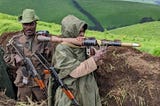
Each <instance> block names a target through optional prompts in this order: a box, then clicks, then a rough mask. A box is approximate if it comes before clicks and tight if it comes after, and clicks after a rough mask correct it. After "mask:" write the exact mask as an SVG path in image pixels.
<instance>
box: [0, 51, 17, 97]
mask: <svg viewBox="0 0 160 106" xmlns="http://www.w3.org/2000/svg"><path fill="white" fill-rule="evenodd" d="M3 54H4V51H3V50H2V48H0V89H1V90H6V95H7V96H8V97H11V98H15V92H14V90H13V86H12V83H11V80H10V79H9V76H8V73H7V65H6V63H5V62H4V60H3Z"/></svg>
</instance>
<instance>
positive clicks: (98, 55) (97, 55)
mask: <svg viewBox="0 0 160 106" xmlns="http://www.w3.org/2000/svg"><path fill="white" fill-rule="evenodd" d="M106 52H107V47H106V46H105V47H102V48H100V49H99V50H97V51H96V53H95V55H94V56H93V58H94V60H95V62H96V64H97V65H98V62H100V60H103V58H104V57H105V55H106Z"/></svg>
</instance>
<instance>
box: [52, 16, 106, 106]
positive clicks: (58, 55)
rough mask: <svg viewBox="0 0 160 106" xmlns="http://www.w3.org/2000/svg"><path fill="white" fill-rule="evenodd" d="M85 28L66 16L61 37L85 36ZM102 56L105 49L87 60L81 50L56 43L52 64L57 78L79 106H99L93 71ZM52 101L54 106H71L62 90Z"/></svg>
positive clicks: (82, 49) (84, 25)
mask: <svg viewBox="0 0 160 106" xmlns="http://www.w3.org/2000/svg"><path fill="white" fill-rule="evenodd" d="M86 29H87V24H86V23H85V22H84V21H82V20H80V19H78V18H77V17H75V16H73V15H68V16H66V17H64V18H63V20H62V36H63V37H65V38H76V37H84V34H85V31H86ZM105 53H106V48H101V49H100V50H98V51H96V52H95V54H93V55H92V56H90V57H86V50H85V48H84V47H81V46H77V45H73V44H70V43H67V42H62V43H61V44H58V45H57V47H56V49H55V54H54V59H53V63H54V66H55V68H56V69H58V72H59V74H58V75H59V78H60V79H61V80H62V81H63V82H64V84H66V85H67V86H68V88H69V90H71V92H72V93H73V95H74V96H75V99H76V100H77V101H78V102H79V104H80V106H101V100H100V96H99V91H98V86H97V83H96V80H95V78H94V74H93V71H95V70H96V69H97V66H98V65H100V64H99V61H100V60H101V59H102V58H103V57H104V55H105ZM54 102H55V104H54V106H71V105H72V102H71V100H70V99H69V98H68V97H67V96H66V94H65V93H64V92H62V90H61V87H58V88H57V90H56V94H55V98H54ZM50 103H51V102H50ZM49 105H51V106H52V105H53V104H49Z"/></svg>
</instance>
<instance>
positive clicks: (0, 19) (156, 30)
mask: <svg viewBox="0 0 160 106" xmlns="http://www.w3.org/2000/svg"><path fill="white" fill-rule="evenodd" d="M0 27H1V29H0V35H1V34H2V33H4V32H12V31H18V30H21V24H20V23H18V21H17V17H15V16H10V15H6V14H0ZM37 30H48V31H49V32H50V33H51V34H56V35H59V34H61V26H60V25H59V24H54V23H46V22H42V21H38V26H37ZM86 36H87V37H95V38H97V39H108V40H114V39H119V40H121V41H122V42H131V43H139V44H141V47H138V49H140V50H141V51H144V52H147V53H150V54H152V55H154V56H160V43H159V42H160V22H159V21H156V22H150V23H144V24H137V25H132V26H128V27H123V28H118V29H115V30H111V31H107V30H106V31H104V32H98V31H90V30H87V32H86Z"/></svg>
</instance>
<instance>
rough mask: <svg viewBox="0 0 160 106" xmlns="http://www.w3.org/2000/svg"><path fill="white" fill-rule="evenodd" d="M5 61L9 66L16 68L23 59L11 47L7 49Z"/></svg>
mask: <svg viewBox="0 0 160 106" xmlns="http://www.w3.org/2000/svg"><path fill="white" fill-rule="evenodd" d="M3 59H4V61H5V62H6V63H7V65H9V66H11V67H13V68H16V67H17V64H18V63H20V62H21V60H22V59H21V58H20V56H19V55H18V54H16V53H15V51H14V49H13V48H12V47H10V46H8V47H7V48H6V51H5V53H4V56H3Z"/></svg>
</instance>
